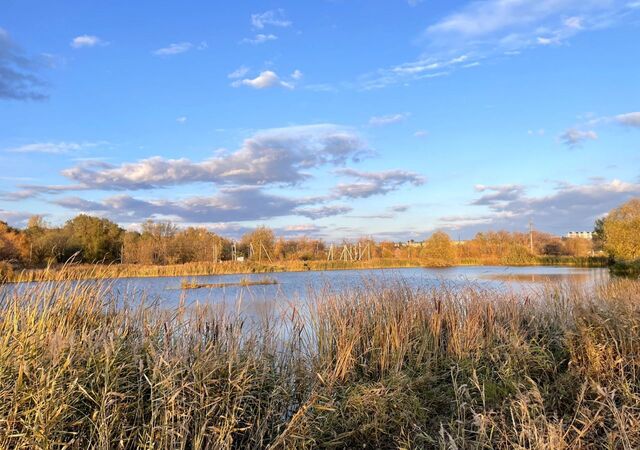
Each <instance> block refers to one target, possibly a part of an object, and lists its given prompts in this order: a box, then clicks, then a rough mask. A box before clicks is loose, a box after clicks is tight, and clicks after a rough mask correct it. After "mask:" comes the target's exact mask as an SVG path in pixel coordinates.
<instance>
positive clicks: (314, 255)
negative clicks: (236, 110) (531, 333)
mask: <svg viewBox="0 0 640 450" xmlns="http://www.w3.org/2000/svg"><path fill="white" fill-rule="evenodd" d="M595 232H596V237H595V239H594V240H593V241H590V240H588V239H580V238H575V239H561V238H559V237H557V236H553V235H550V234H546V233H541V232H534V233H533V239H531V236H530V235H529V233H509V232H506V231H497V232H486V233H478V234H477V235H476V236H475V237H474V238H473V239H471V240H468V241H464V242H456V241H453V240H452V239H451V238H450V237H449V236H448V235H447V234H446V233H444V232H440V231H439V232H435V233H433V234H432V235H431V236H430V237H429V238H428V239H427V240H425V241H424V242H420V243H408V244H403V245H399V244H397V243H394V242H374V241H372V240H370V239H362V240H360V241H359V242H357V243H356V244H353V243H352V244H348V245H347V243H343V244H340V245H333V246H330V245H328V244H326V243H324V242H323V241H321V240H317V239H310V238H305V237H303V238H298V239H284V238H277V237H276V236H275V235H274V233H273V231H272V230H270V229H269V228H266V227H260V228H257V229H256V230H254V231H252V232H249V233H247V234H245V235H244V236H243V237H242V239H241V240H240V241H239V242H237V243H236V242H233V241H231V240H229V239H226V238H224V237H222V236H219V235H217V234H216V233H213V232H211V231H209V230H207V229H205V228H193V227H190V228H185V229H180V228H178V227H177V226H175V225H173V224H171V223H168V222H152V221H149V222H147V223H145V224H143V225H142V227H141V230H140V231H125V230H124V229H122V228H120V227H119V226H118V225H117V224H115V223H113V222H111V221H109V220H107V219H103V218H98V217H92V216H88V215H85V214H81V215H78V216H77V217H75V218H73V219H71V220H69V221H67V222H66V223H65V224H64V225H63V226H60V227H52V226H49V225H48V224H47V223H45V221H44V220H43V219H42V217H40V216H34V217H32V218H31V219H30V220H29V222H28V224H27V227H26V228H25V229H22V230H18V229H15V228H12V227H10V226H8V225H7V224H6V223H4V222H0V261H4V263H3V264H4V266H5V267H6V266H7V264H10V265H13V266H21V267H38V266H43V265H46V264H51V263H61V262H66V261H68V260H74V261H77V262H87V263H127V264H159V265H164V264H181V263H187V262H200V261H219V260H230V259H234V258H235V257H244V258H248V259H251V260H255V261H264V262H267V261H272V262H273V261H287V260H321V259H326V258H327V257H328V256H329V255H332V257H333V259H341V258H343V257H345V258H346V256H345V255H346V253H344V252H346V251H347V249H348V251H349V255H350V256H349V257H350V258H352V257H353V255H354V252H355V253H357V254H359V255H360V257H362V256H363V255H364V257H365V258H396V259H414V258H421V259H438V260H443V261H449V262H450V261H455V260H466V261H472V260H482V261H496V262H501V263H512V264H517V263H525V262H527V261H530V260H531V258H532V257H533V256H577V257H582V256H589V255H592V254H593V253H594V250H595V251H600V250H604V251H605V252H607V253H608V254H609V255H610V256H612V257H613V258H615V259H616V260H620V261H633V260H640V199H635V200H632V201H630V202H628V203H626V204H624V205H622V206H620V207H619V208H616V209H614V210H613V211H611V212H610V213H609V214H608V215H607V216H606V217H605V218H603V219H601V220H599V221H598V222H597V223H596V227H595ZM532 246H533V248H532Z"/></svg>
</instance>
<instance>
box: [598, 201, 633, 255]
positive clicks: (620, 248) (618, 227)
mask: <svg viewBox="0 0 640 450" xmlns="http://www.w3.org/2000/svg"><path fill="white" fill-rule="evenodd" d="M604 248H605V250H606V251H607V252H609V254H610V255H611V256H613V257H614V258H616V259H619V260H625V261H630V260H636V259H640V199H637V198H636V199H633V200H630V201H628V202H627V203H625V204H624V205H622V206H620V207H619V208H616V209H614V210H613V211H611V212H610V213H609V215H608V216H607V217H606V219H605V220H604Z"/></svg>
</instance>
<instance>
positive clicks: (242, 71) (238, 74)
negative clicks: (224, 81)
mask: <svg viewBox="0 0 640 450" xmlns="http://www.w3.org/2000/svg"><path fill="white" fill-rule="evenodd" d="M249 70H250V69H249V68H248V67H246V66H240V67H238V68H237V69H236V70H234V71H233V72H231V73H230V74H229V75H227V77H229V78H231V79H232V80H235V79H237V78H242V77H244V76H245V75H246V74H248V73H249Z"/></svg>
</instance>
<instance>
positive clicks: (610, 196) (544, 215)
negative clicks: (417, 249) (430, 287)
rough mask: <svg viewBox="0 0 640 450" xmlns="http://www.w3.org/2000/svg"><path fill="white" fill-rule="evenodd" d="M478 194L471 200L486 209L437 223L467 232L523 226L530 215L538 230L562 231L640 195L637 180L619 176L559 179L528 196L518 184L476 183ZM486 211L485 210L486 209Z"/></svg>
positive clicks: (589, 224) (581, 225) (591, 221)
mask: <svg viewBox="0 0 640 450" xmlns="http://www.w3.org/2000/svg"><path fill="white" fill-rule="evenodd" d="M476 191H478V192H481V193H482V195H481V196H480V197H479V198H477V199H476V200H474V201H473V202H472V203H471V204H472V205H475V206H480V207H483V208H485V209H486V211H485V212H482V213H480V214H478V215H474V214H468V215H464V216H460V217H442V218H441V219H440V221H441V224H442V225H444V226H448V227H451V228H454V229H466V230H467V231H468V232H469V233H472V232H475V231H480V230H486V229H494V230H497V229H505V230H511V231H514V230H525V229H526V228H527V225H528V221H529V220H530V219H532V220H533V222H534V226H535V227H536V229H538V230H543V231H549V232H554V233H558V234H564V233H566V232H567V231H570V230H574V229H585V230H588V229H592V227H593V224H594V221H595V220H596V219H597V218H598V217H601V216H602V215H603V214H606V213H607V212H608V211H610V210H611V209H613V208H615V207H616V206H619V205H620V204H622V203H624V202H626V201H627V200H629V199H631V198H634V197H637V196H639V195H640V184H638V183H628V182H624V181H621V180H616V179H614V180H611V181H606V180H600V179H598V180H593V181H591V182H589V183H586V184H570V183H560V184H558V185H557V186H556V187H555V188H554V189H553V190H552V192H551V193H549V194H547V195H542V196H537V197H535V196H529V195H527V194H526V190H525V188H524V187H523V186H521V185H504V186H477V187H476ZM487 211H488V212H487Z"/></svg>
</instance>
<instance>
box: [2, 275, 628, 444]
mask: <svg viewBox="0 0 640 450" xmlns="http://www.w3.org/2000/svg"><path fill="white" fill-rule="evenodd" d="M9 288H12V289H13V288H15V289H17V290H12V289H7V287H5V291H4V293H0V448H7V449H9V448H11V449H53V448H68V449H85V448H99V449H118V448H122V449H133V448H143V449H152V448H153V449H157V448H163V449H164V448H171V449H174V448H175V449H236V448H251V449H254V448H255V449H260V448H270V449H306V448H382V449H385V448H402V449H410V448H443V449H444V448H447V449H454V448H455V449H467V448H468V449H491V448H504V449H507V448H508V449H511V448H520V449H549V448H554V449H582V448H593V449H600V448H615V449H618V448H621V449H635V448H640V386H639V384H638V379H639V378H638V377H639V376H640V282H638V281H632V280H615V281H613V282H611V283H609V284H607V285H604V286H600V287H598V288H595V289H592V290H587V289H586V288H584V287H582V288H579V287H575V286H574V287H571V286H567V285H565V286H557V285H556V286H549V287H548V288H546V290H545V291H544V292H543V293H542V295H541V297H540V298H538V297H526V296H525V297H523V296H522V295H519V294H515V293H504V292H494V291H490V290H481V289H478V288H476V287H471V286H469V287H466V288H462V289H447V288H445V287H441V288H434V289H432V290H416V289H411V288H409V287H407V286H405V285H403V283H402V282H401V281H398V282H397V283H394V284H392V285H387V286H382V285H380V284H379V283H377V282H375V281H371V282H366V283H364V285H363V286H360V287H358V288H355V287H354V289H353V290H351V291H348V292H343V293H333V294H332V293H331V291H329V290H328V291H326V292H317V293H316V294H315V296H314V297H313V298H312V299H310V300H309V301H308V302H306V303H304V304H300V303H298V304H295V303H293V304H291V305H289V306H288V307H286V308H284V307H283V310H282V313H281V314H275V313H274V314H268V315H266V316H265V318H264V319H263V320H261V321H254V322H252V321H250V320H248V318H247V317H245V316H243V315H241V314H240V315H239V314H236V313H235V312H230V311H224V310H219V309H215V308H213V307H211V306H200V307H186V306H184V305H181V306H179V307H176V308H172V309H164V308H162V307H161V305H157V304H147V303H145V302H144V299H143V298H137V297H136V298H128V299H126V300H127V301H126V302H125V304H122V303H118V302H117V301H116V298H115V297H114V294H115V292H113V291H112V290H111V289H110V288H109V286H108V284H101V283H94V282H79V283H72V282H63V283H43V284H40V285H37V286H31V287H29V286H26V285H15V286H9ZM280 304H282V303H280Z"/></svg>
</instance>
